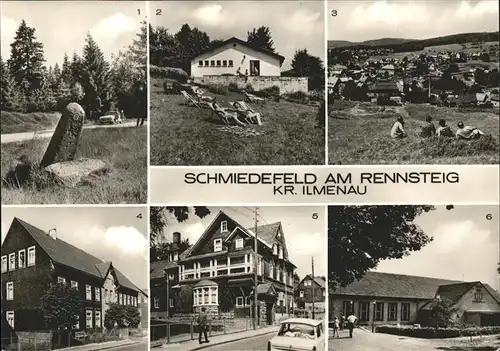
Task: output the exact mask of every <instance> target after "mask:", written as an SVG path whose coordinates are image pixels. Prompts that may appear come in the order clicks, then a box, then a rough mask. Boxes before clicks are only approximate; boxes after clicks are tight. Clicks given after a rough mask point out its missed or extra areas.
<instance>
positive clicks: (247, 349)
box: [204, 334, 274, 351]
mask: <svg viewBox="0 0 500 351" xmlns="http://www.w3.org/2000/svg"><path fill="white" fill-rule="evenodd" d="M273 336H274V334H266V335H259V336H256V337H254V338H249V339H243V340H239V341H234V342H229V343H227V344H222V345H216V346H213V347H208V348H206V349H204V350H207V351H225V350H227V351H243V350H244V351H265V350H267V342H268V341H269V340H271V339H272V337H273Z"/></svg>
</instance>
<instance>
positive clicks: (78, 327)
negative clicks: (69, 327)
mask: <svg viewBox="0 0 500 351" xmlns="http://www.w3.org/2000/svg"><path fill="white" fill-rule="evenodd" d="M75 319H76V323H75V324H74V325H73V329H80V315H79V314H77V315H76V316H75Z"/></svg>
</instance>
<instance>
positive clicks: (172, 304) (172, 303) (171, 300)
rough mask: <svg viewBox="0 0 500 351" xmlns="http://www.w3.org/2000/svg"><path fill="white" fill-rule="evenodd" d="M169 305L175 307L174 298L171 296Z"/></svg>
mask: <svg viewBox="0 0 500 351" xmlns="http://www.w3.org/2000/svg"><path fill="white" fill-rule="evenodd" d="M168 305H169V306H170V307H174V299H173V298H170V299H169V303H168Z"/></svg>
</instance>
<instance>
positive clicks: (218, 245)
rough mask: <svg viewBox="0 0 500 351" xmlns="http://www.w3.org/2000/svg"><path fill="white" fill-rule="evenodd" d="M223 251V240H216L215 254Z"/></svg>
mask: <svg viewBox="0 0 500 351" xmlns="http://www.w3.org/2000/svg"><path fill="white" fill-rule="evenodd" d="M217 251H222V239H215V240H214V252H217Z"/></svg>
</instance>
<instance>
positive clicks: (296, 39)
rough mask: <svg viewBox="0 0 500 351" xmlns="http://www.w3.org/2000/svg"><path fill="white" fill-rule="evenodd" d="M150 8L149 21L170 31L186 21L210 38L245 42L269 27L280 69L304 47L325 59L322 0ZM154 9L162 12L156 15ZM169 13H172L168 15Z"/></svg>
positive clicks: (177, 4)
mask: <svg viewBox="0 0 500 351" xmlns="http://www.w3.org/2000/svg"><path fill="white" fill-rule="evenodd" d="M149 7H150V13H151V23H152V24H153V25H162V26H163V27H165V28H167V29H169V31H170V32H171V33H175V32H177V31H178V30H179V29H180V28H181V26H182V25H183V24H185V23H187V24H189V25H190V26H191V27H197V28H198V29H200V30H203V31H205V32H207V34H208V35H209V37H210V39H223V40H226V39H229V38H231V37H237V38H239V39H242V40H245V41H246V39H247V32H248V31H251V30H252V29H253V28H258V27H260V26H268V27H269V28H270V30H271V34H272V38H273V41H274V47H275V48H276V51H277V52H278V53H279V54H281V55H282V56H284V57H285V61H284V62H283V66H282V70H288V69H290V62H291V60H292V59H293V55H294V53H295V51H296V50H298V49H303V48H307V50H308V52H309V53H310V54H311V55H313V56H318V57H320V58H321V59H322V60H323V61H324V56H325V52H324V51H325V40H324V37H325V27H324V2H323V1H318V0H306V1H298V0H294V1H226V0H225V1H163V2H158V1H156V2H155V1H151V2H150V5H149ZM157 10H161V15H158V16H157V15H155V14H156V13H157ZM158 12H160V11H158ZM169 13H174V14H175V16H167V14H169Z"/></svg>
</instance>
